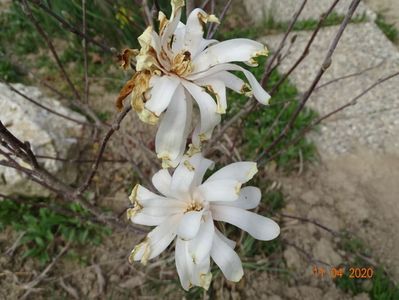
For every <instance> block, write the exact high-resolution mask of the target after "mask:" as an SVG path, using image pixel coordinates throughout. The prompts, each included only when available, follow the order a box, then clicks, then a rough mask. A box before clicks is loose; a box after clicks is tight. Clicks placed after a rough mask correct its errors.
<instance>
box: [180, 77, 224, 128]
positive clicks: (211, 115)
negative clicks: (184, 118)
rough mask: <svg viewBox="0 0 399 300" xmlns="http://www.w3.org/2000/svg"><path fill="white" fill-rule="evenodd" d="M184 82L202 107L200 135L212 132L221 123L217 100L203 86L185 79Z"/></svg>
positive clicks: (200, 107)
mask: <svg viewBox="0 0 399 300" xmlns="http://www.w3.org/2000/svg"><path fill="white" fill-rule="evenodd" d="M182 84H183V85H184V87H185V88H186V89H187V90H188V92H189V93H190V94H191V95H192V96H193V98H194V100H195V101H196V102H197V104H198V107H199V109H200V115H201V116H200V119H201V131H200V136H201V135H204V136H205V135H209V134H211V133H212V131H213V129H214V128H215V126H216V125H217V124H219V123H220V115H219V114H218V113H217V112H216V111H217V105H216V103H215V101H214V100H213V98H212V97H211V96H210V95H209V94H207V93H206V92H205V91H204V90H203V89H202V88H201V87H199V86H197V85H195V84H193V83H191V82H188V81H185V80H184V81H182Z"/></svg>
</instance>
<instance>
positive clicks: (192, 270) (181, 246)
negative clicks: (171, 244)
mask: <svg viewBox="0 0 399 300" xmlns="http://www.w3.org/2000/svg"><path fill="white" fill-rule="evenodd" d="M190 244H191V241H183V240H182V239H180V238H177V240H176V247H175V261H176V269H177V273H178V275H179V278H180V282H181V285H182V286H183V288H184V289H185V290H186V291H188V290H189V289H190V288H191V287H192V286H201V287H203V288H204V289H205V290H207V289H208V288H209V285H210V282H211V278H212V273H210V272H209V270H210V258H209V255H208V256H207V257H206V258H205V259H204V260H203V261H202V262H200V263H199V264H195V263H194V262H193V259H192V257H191V256H190V254H189V251H188V249H189V245H190Z"/></svg>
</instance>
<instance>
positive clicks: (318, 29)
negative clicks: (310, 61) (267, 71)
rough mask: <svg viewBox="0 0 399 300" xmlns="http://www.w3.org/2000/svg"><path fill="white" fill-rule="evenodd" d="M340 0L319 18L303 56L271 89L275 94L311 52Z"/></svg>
mask: <svg viewBox="0 0 399 300" xmlns="http://www.w3.org/2000/svg"><path fill="white" fill-rule="evenodd" d="M338 2H339V0H335V1H334V2H333V3H332V5H331V6H330V8H329V9H328V10H327V12H326V13H324V14H322V15H321V16H320V18H319V22H318V23H317V26H316V29H315V30H314V31H313V33H312V35H311V37H310V39H309V41H308V43H307V44H306V46H305V49H303V52H302V54H301V56H300V57H299V58H298V59H297V60H296V62H295V63H294V64H293V65H292V66H291V68H290V69H289V70H288V71H287V72H286V73H285V74H284V75H283V76H282V77H281V78H280V80H279V81H278V82H277V83H276V84H275V85H274V86H273V89H272V90H271V93H272V94H274V93H275V92H276V91H277V89H278V88H279V87H280V86H281V84H282V83H283V82H284V81H285V80H286V79H287V78H288V76H290V75H291V73H292V72H293V71H294V70H295V69H296V68H297V67H298V66H299V65H300V64H301V62H302V61H303V60H304V59H305V57H306V56H308V54H309V49H310V47H311V46H312V44H313V42H314V40H315V38H316V36H317V34H318V33H319V31H320V29H321V27H322V25H323V23H324V21H325V20H326V19H327V17H328V16H329V15H330V14H331V13H332V11H333V10H334V8H335V6H336V5H337V4H338Z"/></svg>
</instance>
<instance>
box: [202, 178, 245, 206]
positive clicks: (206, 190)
mask: <svg viewBox="0 0 399 300" xmlns="http://www.w3.org/2000/svg"><path fill="white" fill-rule="evenodd" d="M240 187H241V184H240V183H239V182H238V181H237V180H214V181H209V182H208V181H206V182H205V183H203V184H201V185H200V186H199V187H198V188H197V191H198V192H199V193H200V194H201V195H202V197H203V199H204V200H205V201H208V202H212V201H234V200H237V199H238V195H239V193H240Z"/></svg>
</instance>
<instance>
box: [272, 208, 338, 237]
mask: <svg viewBox="0 0 399 300" xmlns="http://www.w3.org/2000/svg"><path fill="white" fill-rule="evenodd" d="M278 215H279V216H281V217H283V218H288V219H294V220H298V221H301V222H306V223H311V224H313V225H315V226H317V227H320V228H321V229H323V230H325V231H327V232H329V233H331V234H332V235H334V236H340V235H341V234H340V233H339V232H337V231H335V230H333V229H331V228H329V227H327V226H325V225H323V224H321V223H319V222H317V221H316V220H313V219H308V218H304V217H298V216H292V215H287V214H281V213H278Z"/></svg>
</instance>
